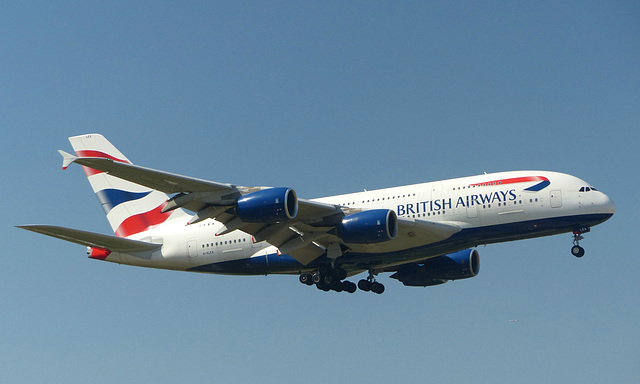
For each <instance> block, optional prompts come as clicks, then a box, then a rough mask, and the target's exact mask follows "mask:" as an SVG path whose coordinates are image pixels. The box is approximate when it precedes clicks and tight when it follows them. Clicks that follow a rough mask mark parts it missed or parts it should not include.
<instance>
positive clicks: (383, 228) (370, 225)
mask: <svg viewBox="0 0 640 384" xmlns="http://www.w3.org/2000/svg"><path fill="white" fill-rule="evenodd" d="M397 234H398V216H396V213H395V212H394V211H391V210H388V209H372V210H370V211H364V212H359V213H354V214H353V215H349V216H345V217H343V218H342V221H341V222H340V224H339V225H338V236H340V238H341V239H342V240H344V242H346V243H356V244H368V243H379V242H382V241H388V240H393V239H395V238H396V236H397Z"/></svg>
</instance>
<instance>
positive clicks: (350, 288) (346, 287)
mask: <svg viewBox="0 0 640 384" xmlns="http://www.w3.org/2000/svg"><path fill="white" fill-rule="evenodd" d="M341 287H342V290H343V291H345V292H349V293H354V292H355V291H356V289H357V288H356V284H355V283H352V282H350V281H343V282H342V283H341Z"/></svg>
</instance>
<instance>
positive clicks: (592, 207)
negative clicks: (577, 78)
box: [108, 171, 615, 274]
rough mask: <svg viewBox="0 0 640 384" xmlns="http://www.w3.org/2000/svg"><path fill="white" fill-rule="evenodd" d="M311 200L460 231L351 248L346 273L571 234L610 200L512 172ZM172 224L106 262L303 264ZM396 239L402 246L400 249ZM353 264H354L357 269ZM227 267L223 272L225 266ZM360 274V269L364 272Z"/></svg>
mask: <svg viewBox="0 0 640 384" xmlns="http://www.w3.org/2000/svg"><path fill="white" fill-rule="evenodd" d="M314 201H318V202H322V203H329V204H334V205H339V206H341V207H344V208H346V209H347V210H353V211H358V210H369V209H378V208H384V209H390V210H393V211H395V212H396V214H397V215H398V217H399V218H400V219H401V220H415V221H416V222H420V221H422V222H426V223H434V222H435V223H438V222H441V223H447V224H452V225H456V226H458V227H460V228H461V230H460V232H459V233H456V234H454V235H453V236H451V237H450V238H448V239H445V240H443V241H440V242H438V243H435V244H428V245H427V244H425V243H424V241H422V239H421V238H420V237H419V236H415V237H412V236H410V235H409V236H404V237H401V238H400V237H399V238H397V239H395V240H390V241H387V242H381V243H375V244H357V245H352V246H351V249H350V250H349V251H348V252H346V253H345V254H344V255H343V256H341V257H339V258H338V259H337V260H336V261H337V262H340V263H344V265H345V266H347V268H349V267H348V266H350V268H351V269H352V270H356V269H363V267H362V265H366V263H369V262H371V263H373V262H375V265H377V266H391V265H396V264H401V263H406V262H411V261H417V260H421V259H425V258H428V257H432V256H437V255H440V254H443V253H448V252H454V251H457V250H460V249H464V248H468V247H471V246H476V245H479V244H488V243H495V242H500V241H510V240H517V239H524V238H530V237H537V236H545V235H550V234H555V233H563V232H571V231H573V230H576V229H578V228H580V227H588V226H591V225H596V224H599V223H601V222H603V221H604V220H606V219H607V218H609V217H610V216H611V215H612V214H613V213H614V211H615V206H614V204H613V202H612V201H611V199H610V198H609V197H608V196H607V195H605V194H604V193H602V192H599V191H596V190H595V189H594V188H593V187H591V186H590V185H589V184H588V183H586V182H585V181H583V180H581V179H578V178H576V177H574V176H570V175H567V174H562V173H557V172H546V171H515V172H501V173H493V174H484V175H479V176H472V177H463V178H457V179H450V180H443V181H436V182H429V183H422V184H414V185H407V186H402V187H394V188H386V189H380V190H372V191H363V192H358V193H351V194H345V195H338V196H331V197H325V198H320V199H315V200H314ZM186 224H187V223H186V222H184V221H175V222H173V223H172V226H171V227H170V228H171V230H170V231H167V227H166V226H165V227H163V228H162V232H160V231H157V230H154V229H151V230H149V231H146V232H144V233H143V234H140V235H137V236H136V235H134V236H131V238H132V239H138V240H145V241H150V242H158V243H162V244H163V246H162V248H161V250H159V251H156V252H154V253H153V254H150V255H148V257H144V258H141V257H133V256H130V255H125V254H112V255H111V256H110V257H109V259H108V260H109V261H114V262H121V263H124V264H132V265H140V266H146V267H155V268H167V269H179V270H194V271H202V272H215V273H237V274H264V273H298V272H299V271H301V270H304V269H305V268H306V266H303V265H301V264H299V263H296V261H295V260H293V259H287V256H286V255H281V254H280V252H279V250H278V249H277V248H275V247H273V246H271V245H270V244H268V243H266V242H257V243H256V242H255V241H254V240H253V237H252V236H251V235H249V234H246V233H244V232H242V231H233V232H231V233H229V234H226V235H222V236H216V235H215V234H216V232H218V230H219V229H220V228H221V227H222V224H221V223H219V222H217V221H215V220H212V219H208V220H205V221H202V222H200V223H197V224H193V225H186ZM399 242H401V244H399ZM358 265H360V266H358ZM227 266H228V268H227ZM364 269H366V268H364Z"/></svg>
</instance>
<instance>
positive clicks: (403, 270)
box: [391, 249, 480, 287]
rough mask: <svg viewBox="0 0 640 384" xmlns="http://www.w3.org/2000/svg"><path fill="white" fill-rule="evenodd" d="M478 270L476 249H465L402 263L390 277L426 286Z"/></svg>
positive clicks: (408, 283)
mask: <svg viewBox="0 0 640 384" xmlns="http://www.w3.org/2000/svg"><path fill="white" fill-rule="evenodd" d="M479 271H480V255H479V254H478V251H477V250H475V249H466V250H464V251H459V252H456V253H451V254H448V255H442V256H438V257H433V258H431V259H427V260H425V261H423V262H422V263H416V264H407V265H403V266H401V267H400V268H399V269H398V272H396V273H394V274H393V275H392V276H391V277H392V278H394V279H398V280H400V281H401V282H402V283H403V284H404V285H407V286H414V287H426V286H431V285H438V284H443V283H446V282H447V281H448V280H458V279H468V278H470V277H474V276H476V275H478V272H479Z"/></svg>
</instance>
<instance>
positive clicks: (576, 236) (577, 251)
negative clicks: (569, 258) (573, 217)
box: [571, 227, 591, 257]
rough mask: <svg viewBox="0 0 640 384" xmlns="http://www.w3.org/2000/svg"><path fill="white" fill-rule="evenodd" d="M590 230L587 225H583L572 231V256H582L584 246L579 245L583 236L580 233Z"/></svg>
mask: <svg viewBox="0 0 640 384" xmlns="http://www.w3.org/2000/svg"><path fill="white" fill-rule="evenodd" d="M590 230H591V229H590V228H589V227H583V228H580V229H576V230H575V231H573V247H571V254H572V255H573V256H575V257H582V256H584V248H582V247H581V246H580V240H583V239H584V236H582V234H583V233H587V232H589V231H590Z"/></svg>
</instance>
